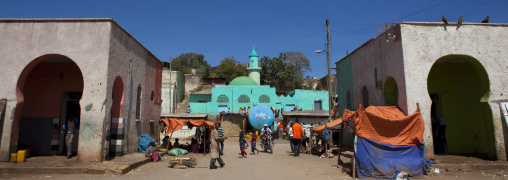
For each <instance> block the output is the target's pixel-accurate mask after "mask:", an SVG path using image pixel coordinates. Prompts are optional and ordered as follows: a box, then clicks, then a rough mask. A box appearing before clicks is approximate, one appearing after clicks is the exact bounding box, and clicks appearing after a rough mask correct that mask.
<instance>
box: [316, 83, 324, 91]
mask: <svg viewBox="0 0 508 180" xmlns="http://www.w3.org/2000/svg"><path fill="white" fill-rule="evenodd" d="M315 90H323V84H321V81H318V83H317V85H316V89H315Z"/></svg>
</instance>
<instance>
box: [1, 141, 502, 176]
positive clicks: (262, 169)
mask: <svg viewBox="0 0 508 180" xmlns="http://www.w3.org/2000/svg"><path fill="white" fill-rule="evenodd" d="M237 141H238V139H236V138H235V139H228V140H227V141H226V143H225V144H226V146H225V149H224V152H225V155H224V156H223V159H224V162H225V163H226V166H225V167H224V168H218V169H215V170H211V169H209V163H210V155H209V154H207V155H203V154H192V153H190V154H188V155H185V156H179V157H194V158H196V159H197V161H198V168H190V169H172V168H168V160H167V159H166V160H164V161H162V162H157V163H148V164H145V165H143V166H141V167H138V168H137V169H135V170H132V171H131V172H129V173H127V174H125V175H122V176H117V175H110V174H107V175H89V174H72V175H39V174H38V175H9V176H8V177H2V179H122V180H123V179H182V180H185V179H253V180H260V179H278V180H284V179H287V180H295V179H298V180H300V179H302V180H305V179H308V180H314V179H320V180H321V179H351V177H350V176H349V175H348V174H346V173H345V172H342V167H340V166H339V167H338V168H337V167H335V166H333V165H335V164H337V158H336V157H335V158H319V157H318V156H314V155H308V154H300V157H293V156H291V155H292V154H291V153H290V152H289V151H290V147H289V143H288V142H287V141H285V140H277V141H276V144H275V148H274V153H273V154H269V153H264V152H260V153H259V155H250V154H249V155H248V156H247V158H240V155H239V152H240V148H239V145H238V143H237ZM258 144H259V142H258ZM248 149H249V151H248V153H250V147H249V148H248ZM258 149H260V150H261V148H260V147H259V145H258ZM349 157H350V156H345V157H344V156H343V158H341V159H342V160H343V161H344V162H349V160H350V159H349ZM346 164H347V163H346ZM217 165H218V163H217ZM505 174H506V172H504V171H485V172H482V171H474V172H468V173H463V172H457V173H446V172H442V173H440V174H432V175H430V176H425V177H424V179H507V177H506V176H504V175H505Z"/></svg>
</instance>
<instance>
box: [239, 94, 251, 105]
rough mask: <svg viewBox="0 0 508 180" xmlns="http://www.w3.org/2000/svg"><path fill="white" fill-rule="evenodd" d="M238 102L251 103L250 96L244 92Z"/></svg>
mask: <svg viewBox="0 0 508 180" xmlns="http://www.w3.org/2000/svg"><path fill="white" fill-rule="evenodd" d="M238 103H250V98H249V96H247V95H245V94H242V95H241V96H240V97H238Z"/></svg>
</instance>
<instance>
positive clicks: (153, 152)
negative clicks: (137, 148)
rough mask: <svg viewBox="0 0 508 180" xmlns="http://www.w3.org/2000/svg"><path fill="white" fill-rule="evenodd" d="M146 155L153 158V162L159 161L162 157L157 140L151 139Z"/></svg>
mask: <svg viewBox="0 0 508 180" xmlns="http://www.w3.org/2000/svg"><path fill="white" fill-rule="evenodd" d="M145 157H149V158H150V159H152V162H157V161H159V160H160V159H161V158H160V155H159V152H158V150H157V148H156V146H155V141H151V142H150V144H148V148H147V149H146V152H145Z"/></svg>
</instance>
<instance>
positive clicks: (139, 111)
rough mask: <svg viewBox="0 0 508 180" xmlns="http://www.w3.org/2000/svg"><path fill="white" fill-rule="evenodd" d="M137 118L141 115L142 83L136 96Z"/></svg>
mask: <svg viewBox="0 0 508 180" xmlns="http://www.w3.org/2000/svg"><path fill="white" fill-rule="evenodd" d="M136 97H137V98H136V119H140V117H141V84H140V85H138V94H137V96H136Z"/></svg>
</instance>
